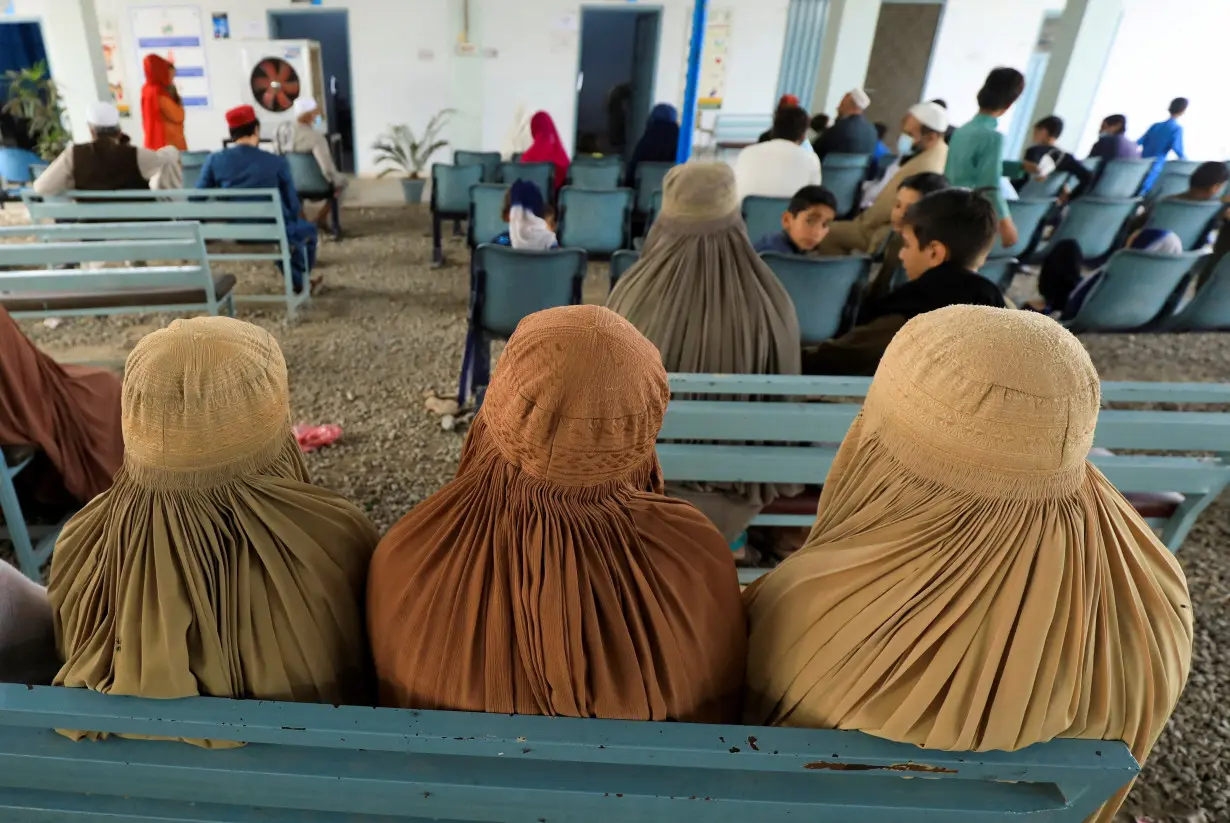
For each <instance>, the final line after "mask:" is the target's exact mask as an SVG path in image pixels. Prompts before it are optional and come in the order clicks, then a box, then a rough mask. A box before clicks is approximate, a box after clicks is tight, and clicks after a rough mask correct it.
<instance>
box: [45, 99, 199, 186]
mask: <svg viewBox="0 0 1230 823" xmlns="http://www.w3.org/2000/svg"><path fill="white" fill-rule="evenodd" d="M85 122H86V123H87V124H88V125H89V127H90V136H91V137H93V138H94V139H93V140H91V141H90V142H89V143H77V144H76V145H72V146H69V147H68V148H67V149H65V150H64V151H63V152H62V153H61V154H60V156H59V157H57V158H56V159H55V160H54V161H52V163H51V165H50V166H48V167H47V170H46V171H44V172H43V173H42V174H41V175H39V178H38V179H37V180H35V181H34V190H35V191H36V192H38V193H39V194H59V193H60V192H64V191H70V190H74V191H122V190H125V189H178V188H180V187H181V186H182V185H183V172H182V171H181V170H180V166H179V150H178V149H177V148H175V147H174V146H166V147H164V148H161V149H158V151H150V150H149V149H145V148H141V147H139V146H134V145H132V144H131V142H130V141H129V139H128V135H126V134H124V132H122V131H121V130H120V112H119V109H117V108H116V107H115V105H114V104H113V103H110V102H104V101H101V100H100V101H99V102H97V103H91V104H90V106H89V108H87V109H86V113H85Z"/></svg>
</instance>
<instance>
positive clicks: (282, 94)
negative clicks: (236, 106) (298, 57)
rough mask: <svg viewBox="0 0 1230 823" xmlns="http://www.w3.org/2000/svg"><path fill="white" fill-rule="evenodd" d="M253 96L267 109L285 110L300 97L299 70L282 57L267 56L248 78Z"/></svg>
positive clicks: (274, 110) (273, 110)
mask: <svg viewBox="0 0 1230 823" xmlns="http://www.w3.org/2000/svg"><path fill="white" fill-rule="evenodd" d="M248 83H249V85H250V86H251V89H252V97H253V98H254V99H255V100H256V102H257V104H259V105H260V107H261V108H263V109H265V110H266V111H272V112H284V111H287V110H289V109H290V107H291V106H292V105H294V103H295V99H296V98H298V97H299V72H297V71H295V67H294V66H292V65H291V64H290V63H287V62H286V61H285V60H283V59H281V58H280V57H266V58H265V59H264V60H261V61H260V62H259V63H257V64H256V67H255V68H253V69H252V75H251V76H250V77H249V78H248Z"/></svg>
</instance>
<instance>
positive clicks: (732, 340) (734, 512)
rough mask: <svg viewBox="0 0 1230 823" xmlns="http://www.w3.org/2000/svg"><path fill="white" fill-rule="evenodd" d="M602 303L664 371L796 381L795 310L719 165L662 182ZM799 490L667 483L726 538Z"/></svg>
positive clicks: (689, 167) (690, 168) (726, 169)
mask: <svg viewBox="0 0 1230 823" xmlns="http://www.w3.org/2000/svg"><path fill="white" fill-rule="evenodd" d="M607 306H608V307H609V308H611V309H612V310H614V311H615V312H617V313H618V314H621V315H623V316H624V317H626V318H627V319H628V321H629V322H631V323H632V325H634V326H636V328H637V329H638V330H640V332H641V334H643V335H645V336H646V337H648V338H649V339H650V340H651V341H652V342H653V344H654V345H655V346H657V347H658V350H659V351H660V352H661V353H662V362H663V364H664V365H665V366H666V370H667V371H668V372H697V373H703V374H713V373H717V374H798V373H799V371H800V368H801V356H802V355H801V348H800V342H799V321H798V317H797V316H796V315H795V306H794V304H793V303H792V302H791V301H790V295H789V294H787V293H786V289H785V287H784V286H782V284H781V281H779V280H778V279H777V276H776V275H775V274H773V272H772V271H771V270H770V269H769V267H768V266H767V265H765V263H764V261H762V260H761V259H760V257H759V255H757V254H756V252H755V250H754V249H753V248H752V244H751V242H750V241H749V240H748V237H747V228H746V226H745V225H744V223H743V217H742V214H741V213H740V209H739V200H738V195H737V192H736V187H735V176H734V172H733V171H731V169H730V166H727V165H726V164H724V163H688V164H686V165H682V166H676V167H675V168H673V169H671V171H670V172H669V173H668V174H667V175H666V179H665V181H664V182H663V186H662V212H661V214H660V215H658V217H657V219H656V220H655V221H654V224H653V228H651V229H650V231H649V237H648V238H647V239H646V241H645V247H644V249H643V250H642V251H641V257H640V260H639V261H637V263H636V264H635V265H633V266H632V268H630V269H629V270H628V272H627V274H625V275H624V276H623V277H622V278H621V279H620V281H619V284H618V285H617V286H616V287H615V291H614V292H612V293H611V297H610V300H609V301H608V302H607ZM730 399H735V398H730ZM799 491H801V487H796V486H774V485H769V484H761V485H755V484H746V483H741V484H726V485H719V484H708V485H703V486H702V485H696V484H687V485H684V484H675V483H672V484H670V485H669V486H668V493H669V494H670V495H671V496H677V497H681V498H683V499H685V500H688V501H690V502H692V503H693V504H695V505H696V506H697V508H699V509H700V510H701V511H703V512H704V513H705V514H706V515H708V517H709V518H710V519H711V520H712V521H713V523H714V524H715V525H716V526H717V527H718V530H719V531H721V532H722V533H723V534H724V535H725V536H726V538H727V540H728V541H729V540H733V539H734V538H735V537H737V536H738V534H739V533H740V532H741V531H743V529H744V528H746V527H747V524H748V522H749V521H750V520H751V519H752V518H753V517H755V516H756V514H757V513H759V511H760V509H761V508H763V507H764V506H766V505H768V504H769V503H772V502H773V500H774V499H776V498H777V497H779V496H783V495H785V496H790V495H794V494H798V493H799Z"/></svg>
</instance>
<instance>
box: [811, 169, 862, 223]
mask: <svg viewBox="0 0 1230 823" xmlns="http://www.w3.org/2000/svg"><path fill="white" fill-rule="evenodd" d="M870 165H871V155H870V154H829V155H826V156H825V158H824V160H823V162H821V164H820V169H821V170H820V179H821V181H822V182H823V183H824V187H825V188H826V189H828V190H829V191H831V192H832V193H833V196H834V197H836V198H837V216H838V217H846V216H848V215H849V214H850V213H851V212H853V211H854V209H855V208H856V207H857V206H858V203H859V193H860V192H861V191H862V188H863V181H865V180H866V179H867V167H868V166H870Z"/></svg>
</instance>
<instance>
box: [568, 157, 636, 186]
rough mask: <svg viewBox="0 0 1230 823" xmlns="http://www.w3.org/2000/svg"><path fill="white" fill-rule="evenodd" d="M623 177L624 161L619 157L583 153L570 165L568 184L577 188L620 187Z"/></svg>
mask: <svg viewBox="0 0 1230 823" xmlns="http://www.w3.org/2000/svg"><path fill="white" fill-rule="evenodd" d="M582 158H584V159H582ZM623 179H624V161H623V160H621V159H620V158H618V157H592V156H590V155H581V156H580V157H577V158H576V159H574V160H573V161H572V165H571V166H569V167H568V185H569V186H572V187H573V188H576V189H618V188H620V181H622V180H623Z"/></svg>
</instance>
